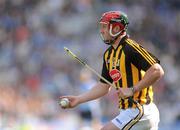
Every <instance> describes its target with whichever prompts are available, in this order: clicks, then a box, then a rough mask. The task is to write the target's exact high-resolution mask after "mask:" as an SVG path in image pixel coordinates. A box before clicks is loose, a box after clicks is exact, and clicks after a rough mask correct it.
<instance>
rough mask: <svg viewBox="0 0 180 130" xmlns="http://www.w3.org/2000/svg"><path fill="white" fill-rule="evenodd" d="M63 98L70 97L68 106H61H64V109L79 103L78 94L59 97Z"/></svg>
mask: <svg viewBox="0 0 180 130" xmlns="http://www.w3.org/2000/svg"><path fill="white" fill-rule="evenodd" d="M62 98H68V99H69V105H68V106H67V107H62V106H61V108H63V109H66V108H74V107H76V106H77V105H78V104H79V98H78V96H61V97H59V100H61V99H62Z"/></svg>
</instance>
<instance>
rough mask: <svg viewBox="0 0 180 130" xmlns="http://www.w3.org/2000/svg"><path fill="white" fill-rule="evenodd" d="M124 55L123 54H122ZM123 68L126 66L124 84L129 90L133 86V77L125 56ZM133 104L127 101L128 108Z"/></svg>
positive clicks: (128, 61)
mask: <svg viewBox="0 0 180 130" xmlns="http://www.w3.org/2000/svg"><path fill="white" fill-rule="evenodd" d="M124 54H125V53H124ZM125 66H126V82H127V87H128V88H130V87H132V86H133V77H132V76H133V75H132V68H131V63H130V60H129V59H128V57H126V56H125ZM132 105H133V103H132V102H131V101H130V100H128V108H130V107H132Z"/></svg>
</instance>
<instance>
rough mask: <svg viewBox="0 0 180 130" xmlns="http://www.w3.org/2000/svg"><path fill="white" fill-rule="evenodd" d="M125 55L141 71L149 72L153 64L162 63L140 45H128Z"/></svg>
mask: <svg viewBox="0 0 180 130" xmlns="http://www.w3.org/2000/svg"><path fill="white" fill-rule="evenodd" d="M125 54H126V56H127V58H128V59H129V60H130V61H131V62H132V63H133V65H135V66H136V67H137V68H138V69H139V70H144V71H146V70H148V69H149V68H150V67H151V66H152V65H153V64H155V63H160V61H159V59H157V58H156V57H155V56H154V55H153V54H151V53H150V52H148V51H147V50H145V49H144V48H143V47H142V46H140V45H134V46H131V45H128V46H126V48H125Z"/></svg>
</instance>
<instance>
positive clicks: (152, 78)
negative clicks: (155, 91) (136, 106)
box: [134, 63, 164, 92]
mask: <svg viewBox="0 0 180 130" xmlns="http://www.w3.org/2000/svg"><path fill="white" fill-rule="evenodd" d="M163 75H164V70H163V68H162V67H161V65H160V64H158V63H156V64H154V65H152V66H151V67H150V68H149V69H148V70H147V71H146V73H145V75H144V78H143V79H142V80H141V81H140V82H139V83H138V84H137V85H136V86H134V92H136V91H141V90H142V89H143V88H145V86H150V85H152V84H154V83H155V82H156V81H157V80H158V79H160V78H161V77H162V76H163Z"/></svg>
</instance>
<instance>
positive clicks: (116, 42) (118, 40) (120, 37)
mask: <svg viewBox="0 0 180 130" xmlns="http://www.w3.org/2000/svg"><path fill="white" fill-rule="evenodd" d="M125 36H126V32H124V33H123V34H122V35H120V36H119V37H118V38H117V39H116V41H115V42H114V44H113V45H112V46H113V48H114V49H116V48H117V47H118V45H119V43H120V41H121V39H122V38H123V37H125Z"/></svg>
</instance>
